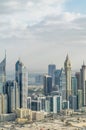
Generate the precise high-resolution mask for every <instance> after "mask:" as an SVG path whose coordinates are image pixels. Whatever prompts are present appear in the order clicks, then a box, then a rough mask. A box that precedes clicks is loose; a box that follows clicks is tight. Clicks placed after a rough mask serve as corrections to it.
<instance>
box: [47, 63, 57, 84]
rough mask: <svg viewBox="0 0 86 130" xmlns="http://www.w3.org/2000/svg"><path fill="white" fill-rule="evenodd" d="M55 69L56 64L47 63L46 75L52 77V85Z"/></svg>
mask: <svg viewBox="0 0 86 130" xmlns="http://www.w3.org/2000/svg"><path fill="white" fill-rule="evenodd" d="M55 70H56V65H55V64H49V65H48V75H50V76H51V77H52V85H53V86H54V83H55V75H54V73H55Z"/></svg>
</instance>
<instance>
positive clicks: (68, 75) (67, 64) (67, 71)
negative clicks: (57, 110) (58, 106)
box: [64, 55, 72, 100]
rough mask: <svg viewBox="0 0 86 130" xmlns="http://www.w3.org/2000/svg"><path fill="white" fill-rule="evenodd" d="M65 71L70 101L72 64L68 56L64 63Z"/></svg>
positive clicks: (67, 94) (67, 96)
mask: <svg viewBox="0 0 86 130" xmlns="http://www.w3.org/2000/svg"><path fill="white" fill-rule="evenodd" d="M64 69H65V75H66V99H67V100H68V98H69V96H70V95H71V93H72V92H71V62H70V60H69V57H68V55H67V56H66V60H65V62H64Z"/></svg>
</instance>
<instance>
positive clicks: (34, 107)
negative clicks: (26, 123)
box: [31, 100, 42, 111]
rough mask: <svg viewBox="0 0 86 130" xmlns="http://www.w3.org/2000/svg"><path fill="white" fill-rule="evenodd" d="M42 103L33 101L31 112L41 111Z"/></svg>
mask: <svg viewBox="0 0 86 130" xmlns="http://www.w3.org/2000/svg"><path fill="white" fill-rule="evenodd" d="M41 109H42V108H41V101H40V100H31V110H32V111H41Z"/></svg>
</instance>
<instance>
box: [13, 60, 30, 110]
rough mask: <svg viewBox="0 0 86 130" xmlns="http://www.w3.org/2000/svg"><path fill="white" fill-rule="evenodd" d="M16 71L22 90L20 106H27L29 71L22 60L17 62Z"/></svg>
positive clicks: (20, 89)
mask: <svg viewBox="0 0 86 130" xmlns="http://www.w3.org/2000/svg"><path fill="white" fill-rule="evenodd" d="M15 71H16V82H17V83H18V86H19V91H20V108H27V92H28V91H27V90H28V71H27V69H26V67H25V66H24V65H23V63H22V62H21V61H20V60H18V61H17V62H16V65H15Z"/></svg>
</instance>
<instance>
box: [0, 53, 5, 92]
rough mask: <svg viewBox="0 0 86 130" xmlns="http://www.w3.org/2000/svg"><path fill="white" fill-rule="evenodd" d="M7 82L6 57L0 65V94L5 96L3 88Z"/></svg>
mask: <svg viewBox="0 0 86 130" xmlns="http://www.w3.org/2000/svg"><path fill="white" fill-rule="evenodd" d="M5 82H6V55H5V58H4V59H3V60H2V62H1V63H0V93H2V94H3V86H4V84H5Z"/></svg>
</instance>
